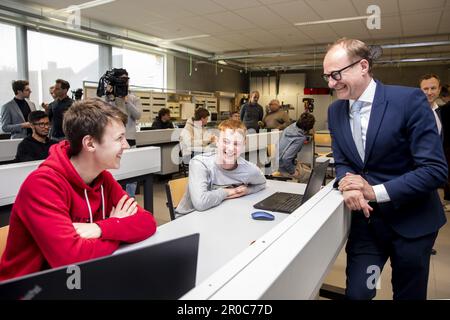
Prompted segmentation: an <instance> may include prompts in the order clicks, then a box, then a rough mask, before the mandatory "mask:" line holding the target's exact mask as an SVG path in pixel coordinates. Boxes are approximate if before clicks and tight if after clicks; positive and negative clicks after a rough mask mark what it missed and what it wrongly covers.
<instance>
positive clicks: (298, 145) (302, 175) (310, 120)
mask: <svg viewBox="0 0 450 320" xmlns="http://www.w3.org/2000/svg"><path fill="white" fill-rule="evenodd" d="M315 122H316V119H315V118H314V116H313V115H312V114H311V113H307V112H305V113H302V114H301V115H300V118H299V119H298V120H297V122H295V123H293V124H291V125H290V126H289V127H287V128H286V129H284V130H283V133H282V134H281V138H280V145H279V148H280V154H279V170H280V173H281V174H282V175H284V176H291V177H293V178H295V179H299V180H300V181H301V182H304V181H305V180H306V179H307V174H308V170H307V169H306V168H305V167H304V166H302V164H301V163H299V162H298V163H297V165H296V164H295V162H296V159H297V154H298V153H299V152H300V150H301V149H302V147H303V144H304V142H305V140H306V134H307V133H308V131H309V130H311V129H312V128H313V127H314V123H315Z"/></svg>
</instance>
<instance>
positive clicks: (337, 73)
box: [322, 59, 363, 82]
mask: <svg viewBox="0 0 450 320" xmlns="http://www.w3.org/2000/svg"><path fill="white" fill-rule="evenodd" d="M362 60H363V59H359V60H358V61H356V62H353V63H352V64H349V65H348V66H346V67H344V68H342V69H340V70H336V71H332V72H331V73H329V74H326V73H324V74H322V78H323V80H325V81H326V82H328V81H330V77H331V78H333V80H336V81H339V80H341V79H342V74H341V72H342V71H344V70H345V69H348V68H351V67H353V66H354V65H355V64H357V63H359V62H361V61H362Z"/></svg>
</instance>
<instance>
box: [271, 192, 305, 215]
mask: <svg viewBox="0 0 450 320" xmlns="http://www.w3.org/2000/svg"><path fill="white" fill-rule="evenodd" d="M282 197H283V198H284V199H283V200H282V201H280V200H281V199H280V200H278V201H280V202H279V203H277V206H275V210H274V211H279V212H288V213H291V212H293V211H294V210H295V209H297V208H298V207H300V206H301V204H302V199H303V195H301V194H295V193H291V194H283V195H282Z"/></svg>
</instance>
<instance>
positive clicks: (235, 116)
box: [230, 111, 241, 121]
mask: <svg viewBox="0 0 450 320" xmlns="http://www.w3.org/2000/svg"><path fill="white" fill-rule="evenodd" d="M230 119H231V120H237V121H241V115H240V114H239V112H238V111H234V112H233V113H231V116H230Z"/></svg>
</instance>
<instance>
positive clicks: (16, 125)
mask: <svg viewBox="0 0 450 320" xmlns="http://www.w3.org/2000/svg"><path fill="white" fill-rule="evenodd" d="M25 101H26V102H27V103H28V106H29V107H30V110H31V111H35V110H36V106H35V105H34V103H33V102H32V101H30V100H28V99H25ZM1 115H2V117H1V120H2V130H3V132H6V133H11V139H19V138H25V137H26V136H27V129H26V128H22V127H21V125H20V124H21V123H24V122H27V121H28V120H27V119H25V118H24V117H23V113H22V111H20V108H19V106H18V105H17V103H16V102H15V101H14V99H12V100H11V101H9V102H7V103H5V104H4V105H3V107H2V112H1Z"/></svg>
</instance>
